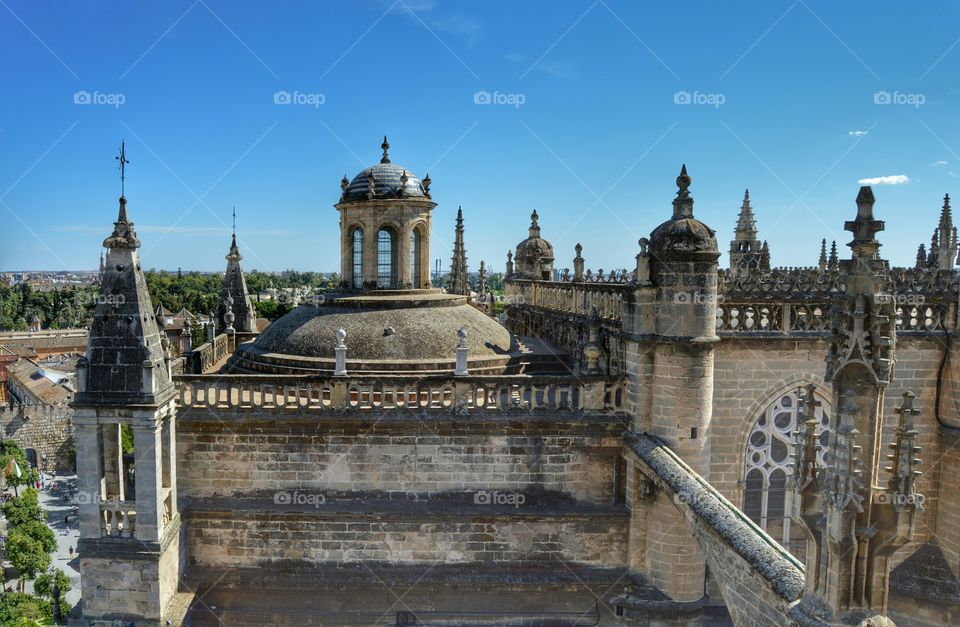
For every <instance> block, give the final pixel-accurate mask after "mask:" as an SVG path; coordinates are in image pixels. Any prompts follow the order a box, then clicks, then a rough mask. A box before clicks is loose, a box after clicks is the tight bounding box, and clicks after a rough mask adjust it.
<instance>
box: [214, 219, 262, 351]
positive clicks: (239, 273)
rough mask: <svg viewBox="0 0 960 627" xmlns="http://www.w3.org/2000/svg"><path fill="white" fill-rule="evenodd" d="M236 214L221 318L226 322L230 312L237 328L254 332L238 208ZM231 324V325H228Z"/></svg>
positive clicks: (225, 278) (222, 298)
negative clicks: (242, 261)
mask: <svg viewBox="0 0 960 627" xmlns="http://www.w3.org/2000/svg"><path fill="white" fill-rule="evenodd" d="M233 215H234V231H233V236H232V237H231V240H230V252H228V253H227V257H226V259H227V270H226V272H224V274H223V283H222V284H221V288H220V297H221V299H220V310H219V312H218V313H219V316H218V318H219V320H222V321H224V322H226V319H227V314H229V317H230V321H231V323H235V324H234V325H233V326H234V328H235V330H237V331H240V332H241V333H253V332H255V331H256V330H257V320H256V313H255V310H254V308H253V302H252V301H251V300H250V294H249V293H248V292H247V280H246V277H244V274H243V267H242V266H241V265H240V260H241V259H243V256H242V255H241V254H240V249H239V247H237V231H236V209H234V211H233ZM228 326H229V325H228Z"/></svg>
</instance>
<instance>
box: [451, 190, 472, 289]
mask: <svg viewBox="0 0 960 627" xmlns="http://www.w3.org/2000/svg"><path fill="white" fill-rule="evenodd" d="M447 292H448V293H450V294H461V295H465V296H469V295H470V281H469V279H468V277H467V250H466V248H464V246H463V209H462V208H460V207H457V226H456V229H455V231H454V237H453V259H451V260H450V281H449V285H448V286H447Z"/></svg>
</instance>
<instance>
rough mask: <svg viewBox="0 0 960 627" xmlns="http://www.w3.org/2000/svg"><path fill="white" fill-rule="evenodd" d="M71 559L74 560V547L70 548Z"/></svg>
mask: <svg viewBox="0 0 960 627" xmlns="http://www.w3.org/2000/svg"><path fill="white" fill-rule="evenodd" d="M70 559H73V546H71V547H70Z"/></svg>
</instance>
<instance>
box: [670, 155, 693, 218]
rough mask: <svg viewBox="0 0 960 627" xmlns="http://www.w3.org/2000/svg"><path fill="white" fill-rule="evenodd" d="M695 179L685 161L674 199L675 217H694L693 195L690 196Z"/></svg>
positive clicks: (678, 178)
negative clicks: (688, 170) (688, 172)
mask: <svg viewBox="0 0 960 627" xmlns="http://www.w3.org/2000/svg"><path fill="white" fill-rule="evenodd" d="M691 182H693V179H691V178H690V175H688V174H687V164H686V163H684V164H683V165H682V166H681V168H680V176H678V177H677V197H676V198H674V199H673V219H674V220H679V219H681V218H692V217H693V197H692V196H690V183H691Z"/></svg>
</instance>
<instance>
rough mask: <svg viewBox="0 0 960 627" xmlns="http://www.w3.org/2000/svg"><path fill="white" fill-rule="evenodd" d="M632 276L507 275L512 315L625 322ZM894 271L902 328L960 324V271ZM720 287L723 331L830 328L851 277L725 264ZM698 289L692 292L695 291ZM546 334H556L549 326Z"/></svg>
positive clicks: (547, 323)
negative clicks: (739, 270) (738, 270)
mask: <svg viewBox="0 0 960 627" xmlns="http://www.w3.org/2000/svg"><path fill="white" fill-rule="evenodd" d="M602 276H603V275H601V277H602ZM628 276H629V275H627V274H625V273H615V274H611V275H608V276H606V277H603V278H602V280H598V279H597V278H596V276H593V277H591V280H589V281H588V280H583V281H575V280H570V279H569V276H566V275H565V280H562V281H534V280H530V279H515V278H511V279H508V280H507V281H506V282H505V284H506V303H507V310H508V314H507V315H508V320H509V319H511V318H513V320H514V321H520V322H521V324H519V326H517V325H516V324H515V325H514V326H516V327H517V328H513V327H511V328H512V330H513V331H514V332H516V333H518V334H520V335H529V334H534V335H537V334H538V332H540V331H543V330H549V328H550V327H551V326H552V322H555V321H552V320H546V319H544V320H542V321H540V322H539V323H538V322H537V321H534V320H529V319H526V320H524V316H519V315H518V314H519V313H520V312H526V313H527V314H531V313H533V314H535V313H537V312H540V313H543V314H547V315H548V316H554V317H555V315H557V314H558V315H560V316H561V317H563V318H569V317H574V318H584V319H588V318H591V317H593V315H594V313H596V315H597V316H598V317H599V319H600V320H601V321H602V322H603V323H604V325H605V326H607V325H610V324H613V325H615V326H618V325H619V324H620V321H621V318H622V316H623V301H624V294H625V293H626V291H627V290H632V289H637V286H636V285H634V284H632V283H630V282H628V281H627V278H628ZM887 279H888V281H887V283H888V285H887V287H886V290H887V292H888V293H889V294H890V295H891V296H890V297H891V298H893V299H894V300H895V304H896V312H897V330H898V331H901V332H918V333H931V332H942V331H944V330H953V329H956V328H958V326H960V325H958V307H957V303H958V292H960V285H958V282H960V280H958V276H957V273H956V272H950V271H937V270H925V269H920V270H918V269H914V268H893V269H891V270H890V272H889V274H888V276H887ZM718 289H719V297H718V302H717V327H716V328H717V333H718V334H719V335H721V336H726V335H733V336H738V335H753V334H762V333H773V334H779V335H792V334H824V333H827V332H828V331H829V328H830V316H831V301H832V299H833V297H834V295H837V294H843V293H845V292H846V283H845V279H844V275H842V274H841V273H839V272H837V271H830V270H820V269H818V268H774V269H773V270H771V271H768V272H762V273H754V274H751V275H748V276H746V277H741V276H737V275H736V274H734V273H733V272H731V271H730V270H721V271H720V273H719V275H718ZM697 297H698V295H697V294H691V295H690V298H691V299H695V298H697ZM508 324H510V323H509V322H508ZM526 327H530V328H526ZM544 337H547V338H548V339H550V336H549V334H546V335H544Z"/></svg>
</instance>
